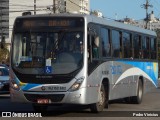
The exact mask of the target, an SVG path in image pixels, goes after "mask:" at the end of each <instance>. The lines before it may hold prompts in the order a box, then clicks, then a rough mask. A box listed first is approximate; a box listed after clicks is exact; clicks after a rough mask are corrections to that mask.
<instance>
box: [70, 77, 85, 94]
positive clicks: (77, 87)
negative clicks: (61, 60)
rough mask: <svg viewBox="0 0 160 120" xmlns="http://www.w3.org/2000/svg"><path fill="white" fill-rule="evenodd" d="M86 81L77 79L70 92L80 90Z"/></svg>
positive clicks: (82, 78)
mask: <svg viewBox="0 0 160 120" xmlns="http://www.w3.org/2000/svg"><path fill="white" fill-rule="evenodd" d="M83 81H84V77H81V78H79V79H77V81H76V82H75V83H74V84H73V85H72V86H71V87H70V89H69V91H71V92H72V91H76V90H78V89H79V88H80V86H81V84H82V83H83Z"/></svg>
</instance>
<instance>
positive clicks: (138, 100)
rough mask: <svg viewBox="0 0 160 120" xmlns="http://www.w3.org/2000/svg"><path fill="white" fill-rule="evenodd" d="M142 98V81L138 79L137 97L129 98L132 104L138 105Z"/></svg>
mask: <svg viewBox="0 0 160 120" xmlns="http://www.w3.org/2000/svg"><path fill="white" fill-rule="evenodd" d="M142 98H143V83H142V80H141V79H140V80H139V81H138V88H137V95H136V96H133V97H131V101H132V103H134V104H140V103H141V102H142Z"/></svg>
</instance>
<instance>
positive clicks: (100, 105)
mask: <svg viewBox="0 0 160 120" xmlns="http://www.w3.org/2000/svg"><path fill="white" fill-rule="evenodd" d="M99 96H100V97H99V101H98V102H97V103H93V104H91V105H90V109H91V112H94V113H98V112H101V111H103V109H104V108H105V105H106V91H105V88H104V85H103V84H102V85H101V88H100V91H99Z"/></svg>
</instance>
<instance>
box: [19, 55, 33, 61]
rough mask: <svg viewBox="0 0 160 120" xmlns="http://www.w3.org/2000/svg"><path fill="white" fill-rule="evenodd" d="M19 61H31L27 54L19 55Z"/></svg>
mask: <svg viewBox="0 0 160 120" xmlns="http://www.w3.org/2000/svg"><path fill="white" fill-rule="evenodd" d="M20 61H28V62H30V61H32V58H31V57H29V56H21V57H20Z"/></svg>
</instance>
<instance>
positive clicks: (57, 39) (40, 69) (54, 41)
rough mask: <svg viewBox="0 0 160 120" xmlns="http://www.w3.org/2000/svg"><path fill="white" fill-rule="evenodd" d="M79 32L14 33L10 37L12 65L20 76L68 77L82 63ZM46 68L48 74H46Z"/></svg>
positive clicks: (58, 30)
mask: <svg viewBox="0 0 160 120" xmlns="http://www.w3.org/2000/svg"><path fill="white" fill-rule="evenodd" d="M83 34H84V33H83V30H79V29H74V30H73V29H71V28H67V29H64V30H63V29H60V28H58V29H54V30H52V31H47V32H46V31H45V30H44V31H43V29H42V28H41V30H37V31H36V30H35V28H34V30H32V31H31V29H30V31H29V30H28V31H25V32H23V31H18V32H15V33H14V35H13V42H12V43H13V49H12V53H13V54H12V65H13V68H14V69H15V70H16V71H18V72H20V73H23V74H69V73H72V72H74V71H77V70H79V69H80V68H81V67H82V64H83V46H84V45H83ZM47 69H49V71H47Z"/></svg>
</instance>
